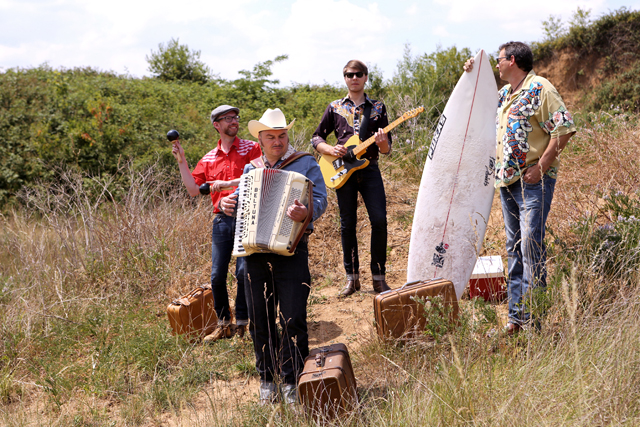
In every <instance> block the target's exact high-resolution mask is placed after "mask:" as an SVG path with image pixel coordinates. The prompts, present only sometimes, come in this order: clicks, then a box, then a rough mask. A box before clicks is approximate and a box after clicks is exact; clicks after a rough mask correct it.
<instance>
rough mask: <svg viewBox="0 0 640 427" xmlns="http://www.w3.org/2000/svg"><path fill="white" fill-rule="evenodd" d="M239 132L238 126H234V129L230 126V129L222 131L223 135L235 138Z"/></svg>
mask: <svg viewBox="0 0 640 427" xmlns="http://www.w3.org/2000/svg"><path fill="white" fill-rule="evenodd" d="M238 130H239V127H238V126H234V127H231V126H230V127H228V128H226V129H224V130H223V131H222V133H224V134H225V135H227V136H230V137H234V136H236V135H237V134H238Z"/></svg>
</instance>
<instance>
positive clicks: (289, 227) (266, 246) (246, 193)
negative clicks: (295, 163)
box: [232, 168, 313, 257]
mask: <svg viewBox="0 0 640 427" xmlns="http://www.w3.org/2000/svg"><path fill="white" fill-rule="evenodd" d="M238 188H239V195H238V205H237V207H238V212H237V220H236V232H235V239H234V242H233V253H232V255H233V256H235V257H243V256H248V255H251V254H253V253H256V252H272V253H276V254H278V255H285V256H290V255H293V253H294V252H295V248H296V245H297V244H298V242H299V241H300V238H302V236H303V234H304V232H305V230H306V228H307V225H308V223H309V221H310V220H311V217H312V215H313V202H311V203H310V202H309V201H310V200H312V195H311V191H312V189H313V183H312V182H311V181H310V180H309V179H308V178H307V177H306V176H304V175H302V174H300V173H298V172H292V171H285V170H280V169H266V168H258V169H253V170H251V171H249V172H247V173H246V174H244V175H242V177H241V179H240V185H239V187H238ZM296 199H297V200H298V201H299V202H300V203H302V204H303V205H306V206H308V209H309V215H307V220H306V221H305V222H304V223H302V222H295V221H293V220H292V219H291V218H289V217H288V216H287V208H288V207H289V206H291V205H292V204H293V201H294V200H296Z"/></svg>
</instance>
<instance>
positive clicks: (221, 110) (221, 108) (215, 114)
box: [211, 105, 240, 123]
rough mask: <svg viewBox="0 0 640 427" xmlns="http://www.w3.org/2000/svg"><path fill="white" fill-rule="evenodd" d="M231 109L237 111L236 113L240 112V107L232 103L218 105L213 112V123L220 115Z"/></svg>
mask: <svg viewBox="0 0 640 427" xmlns="http://www.w3.org/2000/svg"><path fill="white" fill-rule="evenodd" d="M229 111H235V112H236V114H240V109H239V108H237V107H232V106H231V105H221V106H219V107H216V109H215V110H213V111H212V112H211V123H213V122H215V121H216V119H217V118H218V117H219V116H221V115H222V114H224V113H228V112H229Z"/></svg>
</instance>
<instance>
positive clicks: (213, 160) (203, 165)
mask: <svg viewBox="0 0 640 427" xmlns="http://www.w3.org/2000/svg"><path fill="white" fill-rule="evenodd" d="M261 155H262V152H261V151H260V145H259V144H258V143H257V142H254V141H249V140H246V139H240V138H238V137H236V139H235V140H234V141H233V144H232V145H231V149H230V150H229V152H228V153H225V152H224V151H223V150H222V148H220V140H218V146H217V147H216V148H214V149H213V150H211V151H209V152H208V153H207V154H205V156H204V157H203V158H202V159H200V161H199V162H198V164H197V165H196V168H195V169H194V170H193V172H191V175H193V178H194V179H195V181H196V184H198V185H202V184H204V183H205V182H207V181H232V180H234V179H236V178H239V177H240V175H242V171H243V170H244V165H246V164H247V163H249V162H250V161H251V160H253V159H255V158H257V157H260V156H261ZM231 193H233V190H232V191H212V192H211V202H212V203H213V211H214V212H216V213H218V212H220V210H219V209H218V202H219V201H220V199H222V198H223V197H225V196H228V195H229V194H231Z"/></svg>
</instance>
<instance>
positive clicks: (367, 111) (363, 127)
mask: <svg viewBox="0 0 640 427" xmlns="http://www.w3.org/2000/svg"><path fill="white" fill-rule="evenodd" d="M369 116H371V103H370V102H366V101H365V106H364V113H363V114H362V120H360V133H359V134H358V136H359V137H360V141H364V140H366V139H367V138H368V136H367V131H368V130H369V129H368V128H369Z"/></svg>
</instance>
